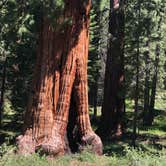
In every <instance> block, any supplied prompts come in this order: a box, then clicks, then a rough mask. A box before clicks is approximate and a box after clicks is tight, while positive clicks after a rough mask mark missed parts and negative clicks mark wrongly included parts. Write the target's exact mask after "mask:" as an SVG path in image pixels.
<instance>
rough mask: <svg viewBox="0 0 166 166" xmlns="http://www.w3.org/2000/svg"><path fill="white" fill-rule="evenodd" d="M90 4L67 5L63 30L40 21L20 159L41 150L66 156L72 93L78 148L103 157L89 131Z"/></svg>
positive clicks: (74, 0) (76, 0)
mask: <svg viewBox="0 0 166 166" xmlns="http://www.w3.org/2000/svg"><path fill="white" fill-rule="evenodd" d="M90 4H91V1H90V0H87V1H84V2H82V0H65V10H64V11H65V12H64V19H71V20H72V21H71V22H72V24H71V25H70V24H68V25H67V26H65V27H63V31H62V30H60V29H58V30H57V29H56V28H52V27H51V26H50V24H49V22H48V21H46V19H44V20H43V25H42V31H41V34H40V43H39V48H38V56H37V64H36V68H35V79H34V82H33V90H32V95H31V97H30V102H29V104H28V109H27V111H26V115H25V123H24V133H23V135H21V136H19V137H18V138H17V144H18V153H19V154H24V155H26V154H31V153H34V152H35V150H37V149H41V151H42V152H44V153H47V154H49V155H53V156H58V155H63V154H65V153H66V151H68V149H69V148H68V146H69V145H68V141H67V139H66V132H67V124H68V117H69V108H70V100H71V96H72V93H73V96H74V98H75V101H76V107H75V108H74V111H76V112H77V122H76V123H77V126H78V129H79V134H80V136H81V138H80V140H81V145H83V146H85V145H91V147H92V151H93V152H94V153H96V154H99V155H101V154H102V142H101V140H100V138H99V137H98V136H97V135H96V134H95V133H94V131H93V130H92V128H91V124H90V119H89V113H88V85H87V59H88V45H89V32H88V29H89V12H90ZM63 26H64V25H63Z"/></svg>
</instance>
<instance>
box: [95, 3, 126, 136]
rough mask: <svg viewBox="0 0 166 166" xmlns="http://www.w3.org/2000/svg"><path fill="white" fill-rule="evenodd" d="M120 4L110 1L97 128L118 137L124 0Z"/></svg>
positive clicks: (120, 119) (122, 77) (104, 133)
mask: <svg viewBox="0 0 166 166" xmlns="http://www.w3.org/2000/svg"><path fill="white" fill-rule="evenodd" d="M117 3H118V4H117ZM121 5H122V6H120V8H119V7H118V8H117V6H119V2H118V1H110V23H109V32H110V34H111V38H110V43H109V44H110V45H109V48H108V54H107V62H106V71H105V83H104V102H103V107H102V117H101V126H100V127H99V129H98V132H99V134H100V135H101V136H105V135H109V136H118V137H119V136H121V135H122V134H123V127H124V124H123V114H124V112H125V110H124V108H125V106H124V105H125V102H124V86H123V84H124V1H123V2H121ZM112 9H113V11H112ZM115 9H116V10H115Z"/></svg>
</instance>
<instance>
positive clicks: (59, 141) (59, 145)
mask: <svg viewBox="0 0 166 166" xmlns="http://www.w3.org/2000/svg"><path fill="white" fill-rule="evenodd" d="M37 149H39V150H40V152H41V153H43V154H47V155H49V156H52V157H53V156H54V157H55V156H61V155H64V154H65V142H64V138H62V136H61V135H60V134H55V135H54V136H52V137H50V138H48V140H46V141H44V142H43V143H42V144H41V145H39V146H38V147H37Z"/></svg>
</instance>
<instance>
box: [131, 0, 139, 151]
mask: <svg viewBox="0 0 166 166" xmlns="http://www.w3.org/2000/svg"><path fill="white" fill-rule="evenodd" d="M140 18H141V2H140V0H138V29H139V28H140ZM139 55H140V34H139V30H138V36H137V53H136V87H135V100H134V102H135V109H134V119H133V137H132V145H133V146H134V148H135V147H136V138H137V116H138V100H139V70H140V69H139Z"/></svg>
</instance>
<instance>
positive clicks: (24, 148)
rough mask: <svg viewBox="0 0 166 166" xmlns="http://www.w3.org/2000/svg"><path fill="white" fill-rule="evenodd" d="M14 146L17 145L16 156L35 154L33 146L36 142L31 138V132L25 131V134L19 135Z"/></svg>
mask: <svg viewBox="0 0 166 166" xmlns="http://www.w3.org/2000/svg"><path fill="white" fill-rule="evenodd" d="M16 144H17V147H18V148H17V154H20V155H24V156H27V155H30V154H32V153H35V145H36V142H35V140H34V139H33V137H32V131H31V130H27V132H26V133H25V134H24V135H20V136H18V137H17V138H16Z"/></svg>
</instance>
